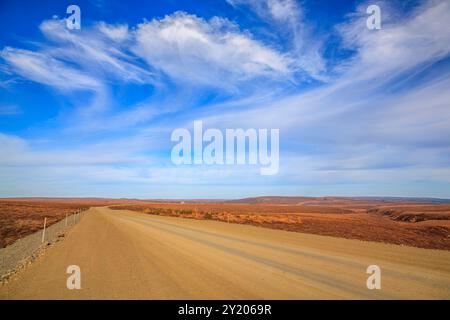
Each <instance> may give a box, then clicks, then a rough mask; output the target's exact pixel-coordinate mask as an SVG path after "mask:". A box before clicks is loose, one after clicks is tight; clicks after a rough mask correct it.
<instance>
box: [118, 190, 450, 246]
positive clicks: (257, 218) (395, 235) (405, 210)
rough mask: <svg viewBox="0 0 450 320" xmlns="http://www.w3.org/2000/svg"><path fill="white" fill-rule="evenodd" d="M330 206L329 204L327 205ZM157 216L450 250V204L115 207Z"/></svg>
mask: <svg viewBox="0 0 450 320" xmlns="http://www.w3.org/2000/svg"><path fill="white" fill-rule="evenodd" d="M321 203H326V204H321ZM111 208H112V209H116V210H123V209H127V210H133V211H138V212H143V213H147V214H152V215H161V216H174V217H183V218H190V219H202V220H216V221H222V222H230V223H240V224H250V225H255V226H261V227H266V228H272V229H281V230H287V231H295V232H304V233H312V234H319V235H329V236H335V237H342V238H347V239H359V240H368V241H377V242H385V243H393V244H401V245H407V246H414V247H420V248H430V249H444V250H450V205H448V204H420V203H409V204H408V203H404V202H401V203H398V202H392V203H389V202H386V201H373V200H370V201H368V200H344V199H334V198H333V199H332V200H326V201H322V202H320V201H318V200H314V201H312V200H310V201H309V202H303V203H302V204H296V205H292V204H287V205H285V204H259V203H258V204H253V203H252V204H243V203H216V204H214V203H197V204H195V203H184V204H181V203H149V204H142V203H141V204H134V205H115V206H111Z"/></svg>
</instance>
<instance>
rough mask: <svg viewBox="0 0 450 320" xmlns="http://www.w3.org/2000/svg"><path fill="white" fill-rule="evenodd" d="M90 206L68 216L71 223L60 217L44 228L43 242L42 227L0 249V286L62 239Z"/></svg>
mask: <svg viewBox="0 0 450 320" xmlns="http://www.w3.org/2000/svg"><path fill="white" fill-rule="evenodd" d="M90 209H91V208H89V209H87V210H85V211H82V212H81V213H80V215H79V216H77V214H73V215H70V216H68V220H69V221H70V222H72V223H69V224H67V225H66V221H65V219H62V220H60V221H58V222H56V223H54V224H52V225H51V226H49V227H47V228H46V238H45V241H44V243H40V241H41V240H39V239H41V237H42V229H41V230H38V231H36V232H35V233H32V234H30V235H28V236H26V237H23V238H20V239H19V240H17V241H15V242H14V243H12V244H11V245H9V246H7V247H5V248H1V249H0V286H3V285H5V284H7V283H8V282H9V281H10V280H11V279H12V278H13V277H15V276H18V275H19V274H20V272H21V271H23V270H25V269H26V268H27V267H28V266H30V265H31V264H32V263H34V262H36V261H37V260H38V259H40V258H42V257H43V256H44V255H45V253H46V251H47V249H48V248H49V247H51V246H53V245H55V244H56V243H58V242H60V241H63V240H64V239H65V238H66V236H67V234H68V233H69V232H70V231H71V230H72V228H73V227H75V226H76V225H77V224H78V223H79V222H80V221H81V219H82V218H83V217H84V215H85V214H86V213H87V212H88V211H89V210H90Z"/></svg>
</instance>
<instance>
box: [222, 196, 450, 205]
mask: <svg viewBox="0 0 450 320" xmlns="http://www.w3.org/2000/svg"><path fill="white" fill-rule="evenodd" d="M342 201H374V202H386V203H408V202H409V203H411V202H414V203H433V204H439V203H443V204H444V203H450V199H438V198H409V197H295V196H292V197H291V196H262V197H253V198H243V199H236V200H228V201H224V202H225V203H237V204H290V205H293V204H332V203H336V202H342Z"/></svg>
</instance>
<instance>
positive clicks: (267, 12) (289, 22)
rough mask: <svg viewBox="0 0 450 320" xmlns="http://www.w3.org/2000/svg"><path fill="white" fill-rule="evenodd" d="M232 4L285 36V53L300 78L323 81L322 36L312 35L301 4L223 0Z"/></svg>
mask: <svg viewBox="0 0 450 320" xmlns="http://www.w3.org/2000/svg"><path fill="white" fill-rule="evenodd" d="M227 2H228V3H229V4H231V5H232V6H234V7H239V6H246V7H249V8H250V9H251V10H252V11H254V12H255V13H256V14H257V15H258V16H259V17H261V18H262V19H264V20H265V21H267V22H268V23H269V24H270V25H271V26H272V28H275V30H276V32H275V34H276V36H278V37H280V36H283V37H284V38H287V39H288V42H289V43H290V47H288V48H287V49H288V54H289V56H290V57H291V58H292V59H293V61H294V63H293V64H292V65H291V67H292V69H293V70H295V71H297V72H300V73H303V76H304V77H312V78H316V79H318V80H324V81H325V80H327V77H326V76H325V71H326V66H325V61H324V59H323V57H322V43H323V41H324V39H321V38H320V37H318V36H317V34H316V35H314V34H313V30H312V29H311V26H310V25H308V24H306V23H305V22H304V21H303V10H302V7H301V6H300V5H299V4H298V2H297V1H295V0H227Z"/></svg>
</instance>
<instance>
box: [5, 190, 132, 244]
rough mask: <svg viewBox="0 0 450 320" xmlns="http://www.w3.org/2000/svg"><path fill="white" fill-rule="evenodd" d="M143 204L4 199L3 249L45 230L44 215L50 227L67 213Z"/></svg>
mask: <svg viewBox="0 0 450 320" xmlns="http://www.w3.org/2000/svg"><path fill="white" fill-rule="evenodd" d="M136 202H137V203H139V202H138V201H133V200H126V201H125V200H115V199H96V198H73V199H71V198H60V199H52V198H11V199H0V248H4V247H6V246H8V245H10V244H12V243H14V242H15V241H17V240H18V239H20V238H23V237H25V236H28V235H30V234H33V233H35V232H36V231H38V230H41V229H42V228H43V225H44V218H47V226H50V225H52V224H54V223H56V222H58V221H59V220H62V219H64V218H65V217H66V214H67V215H69V216H70V215H72V214H73V213H76V212H78V211H80V210H86V209H89V208H90V207H92V206H105V205H110V204H118V203H122V204H123V203H136Z"/></svg>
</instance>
